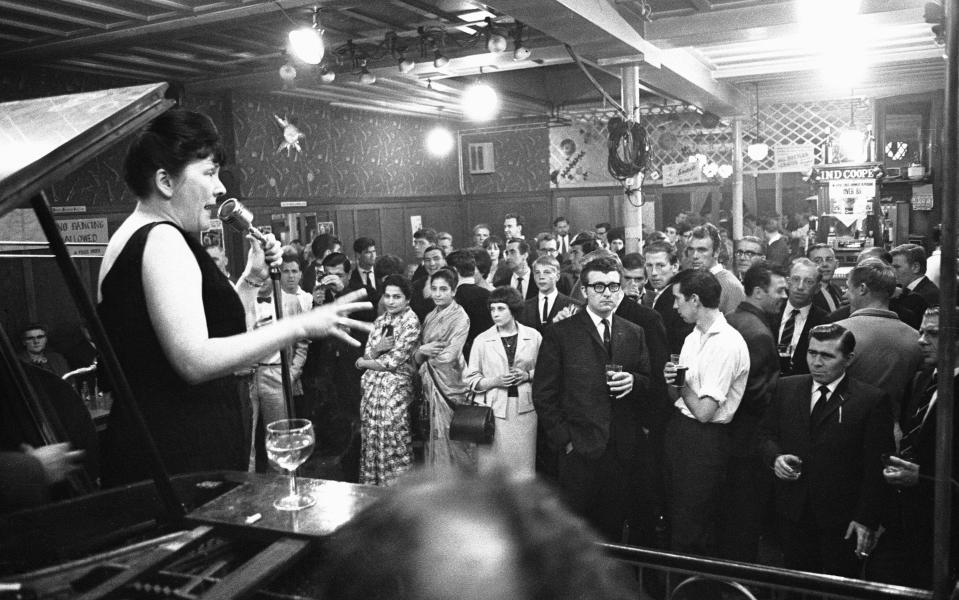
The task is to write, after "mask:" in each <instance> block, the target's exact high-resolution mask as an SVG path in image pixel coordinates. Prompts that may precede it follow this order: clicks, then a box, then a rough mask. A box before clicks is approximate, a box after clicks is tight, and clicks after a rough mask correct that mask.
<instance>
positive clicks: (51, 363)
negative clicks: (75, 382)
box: [19, 323, 70, 377]
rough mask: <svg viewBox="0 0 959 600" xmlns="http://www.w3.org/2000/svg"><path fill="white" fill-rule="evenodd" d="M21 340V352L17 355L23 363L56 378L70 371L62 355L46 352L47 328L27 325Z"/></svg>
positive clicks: (37, 324) (38, 325) (38, 324)
mask: <svg viewBox="0 0 959 600" xmlns="http://www.w3.org/2000/svg"><path fill="white" fill-rule="evenodd" d="M21 339H22V340H23V352H21V353H20V354H19V358H20V360H22V361H23V362H25V363H29V364H31V365H33V366H35V367H40V368H41V369H45V370H47V371H50V372H51V373H54V374H55V375H56V376H57V377H62V376H63V374H64V373H66V372H67V371H69V370H70V367H69V365H67V359H65V358H63V355H61V354H60V353H58V352H54V351H52V350H47V328H46V326H45V325H41V324H40V323H33V324H31V325H28V326H27V327H26V328H25V329H24V330H23V337H22V338H21Z"/></svg>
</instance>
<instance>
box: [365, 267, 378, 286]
mask: <svg viewBox="0 0 959 600" xmlns="http://www.w3.org/2000/svg"><path fill="white" fill-rule="evenodd" d="M363 285H365V286H367V287H369V288H372V289H374V290H375V289H376V280H375V279H374V278H373V273H372V272H371V271H363Z"/></svg>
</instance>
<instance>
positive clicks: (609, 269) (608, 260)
mask: <svg viewBox="0 0 959 600" xmlns="http://www.w3.org/2000/svg"><path fill="white" fill-rule="evenodd" d="M594 271H595V272H597V273H619V277H620V279H622V277H623V265H622V263H620V262H619V259H618V258H613V257H606V256H603V257H600V258H594V259H593V260H591V261H589V262H587V263H586V264H585V265H583V270H582V271H581V272H580V274H579V284H580V285H582V286H584V287H585V286H587V285H589V274H590V273H592V272H594Z"/></svg>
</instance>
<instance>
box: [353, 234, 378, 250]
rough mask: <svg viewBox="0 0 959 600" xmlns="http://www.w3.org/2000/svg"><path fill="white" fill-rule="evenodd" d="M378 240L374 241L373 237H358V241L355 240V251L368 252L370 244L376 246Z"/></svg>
mask: <svg viewBox="0 0 959 600" xmlns="http://www.w3.org/2000/svg"><path fill="white" fill-rule="evenodd" d="M375 245H376V242H374V241H373V238H368V237H361V238H356V241H355V242H353V252H356V253H357V254H360V253H362V252H366V250H367V248H369V247H370V246H375Z"/></svg>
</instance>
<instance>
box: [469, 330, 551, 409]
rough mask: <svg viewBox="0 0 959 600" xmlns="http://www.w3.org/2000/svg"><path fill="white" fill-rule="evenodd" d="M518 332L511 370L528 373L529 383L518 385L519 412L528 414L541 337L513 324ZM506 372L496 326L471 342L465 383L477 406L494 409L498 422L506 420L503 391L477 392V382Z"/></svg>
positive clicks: (503, 349)
mask: <svg viewBox="0 0 959 600" xmlns="http://www.w3.org/2000/svg"><path fill="white" fill-rule="evenodd" d="M516 327H517V328H518V329H519V331H518V332H517V336H516V339H517V344H516V356H515V359H514V361H513V366H514V367H519V368H521V369H524V370H526V371H529V381H527V382H525V383H521V384H520V385H519V386H517V390H518V391H519V413H520V414H523V413H528V412H531V411H533V410H534V407H533V383H532V382H533V375H534V374H535V369H536V356H537V354H539V344H540V342H541V341H542V339H543V338H542V336H540V334H539V333H538V332H537V331H536V330H535V329H533V328H532V327H527V326H525V325H521V324H520V323H516ZM507 371H509V364H508V363H507V360H506V349H505V348H503V342H502V341H501V340H500V337H499V333H498V332H497V331H496V326H495V325H494V326H493V327H490V328H489V329H487V330H486V331H484V332H483V333H481V334H479V335H478V336H476V339H475V340H474V341H473V350H472V352H470V362H469V368H468V369H467V371H466V377H465V378H466V384H467V385H468V386H469V388H470V390H471V391H473V392H474V393H475V394H476V397H475V401H476V403H477V404H483V405H485V406H490V407H492V408H493V415H494V416H496V417H497V418H499V419H505V418H506V398H507V396H506V388H502V387H498V388H493V389H490V390H487V391H485V392H479V391H477V389H476V388H477V387H484V386H481V385H480V381H481V380H482V379H484V378H488V377H496V376H498V375H504V374H506V372H507Z"/></svg>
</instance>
